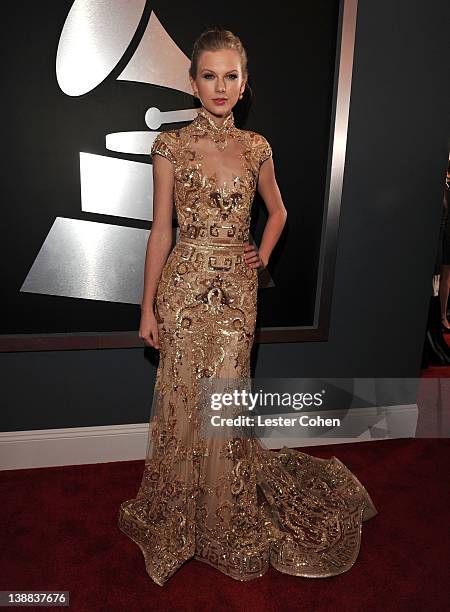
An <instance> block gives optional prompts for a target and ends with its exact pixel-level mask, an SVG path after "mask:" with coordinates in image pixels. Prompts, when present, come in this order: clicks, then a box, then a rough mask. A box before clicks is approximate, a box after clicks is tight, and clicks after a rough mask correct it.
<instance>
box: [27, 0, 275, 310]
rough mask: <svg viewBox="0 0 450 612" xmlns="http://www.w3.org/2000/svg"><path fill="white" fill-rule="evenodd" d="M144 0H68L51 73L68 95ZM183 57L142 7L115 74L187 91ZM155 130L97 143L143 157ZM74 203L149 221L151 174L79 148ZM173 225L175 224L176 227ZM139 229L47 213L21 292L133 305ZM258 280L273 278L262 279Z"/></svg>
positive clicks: (148, 117) (92, 81) (150, 120)
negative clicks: (132, 46) (49, 221)
mask: <svg viewBox="0 0 450 612" xmlns="http://www.w3.org/2000/svg"><path fill="white" fill-rule="evenodd" d="M145 4H146V1H145V0H132V1H130V0H128V1H127V2H124V1H123V0H109V1H108V2H100V1H98V0H76V1H75V2H74V4H73V5H72V7H71V9H70V11H69V14H68V16H67V19H66V21H65V24H64V26H63V29H62V32H61V37H60V40H59V45H58V51H57V57H56V77H57V80H58V84H59V86H60V88H61V90H62V91H63V92H64V93H66V94H67V95H68V96H73V97H75V96H80V95H83V94H86V93H88V92H89V91H91V90H92V89H94V88H95V87H97V86H98V85H99V84H100V83H101V82H102V81H103V80H104V79H106V78H107V77H108V75H109V74H110V73H111V71H112V70H113V69H114V68H115V67H116V66H117V64H118V62H119V61H120V59H121V58H122V56H123V54H124V52H125V51H126V49H127V47H128V45H129V43H130V41H131V39H132V38H133V36H134V34H135V32H136V29H137V27H138V25H139V23H140V20H141V18H142V14H143V11H144V8H145ZM189 65H190V60H189V58H188V57H187V56H186V55H185V54H184V53H183V52H182V51H181V50H180V49H179V47H178V46H177V45H176V44H175V42H174V41H173V40H172V39H171V38H170V36H169V35H168V33H167V32H166V30H165V29H164V28H163V26H162V25H161V23H160V21H159V20H158V18H157V17H156V15H155V13H154V12H153V11H152V12H151V14H150V18H149V21H148V24H147V27H146V29H145V31H144V34H143V36H142V39H141V41H140V43H139V45H138V47H137V49H136V51H135V53H134V55H133V56H132V58H131V60H130V62H129V63H128V65H127V66H126V67H125V69H124V70H123V71H122V73H121V74H120V75H119V76H118V77H117V79H118V80H121V81H136V82H141V83H147V84H153V85H159V86H163V87H169V88H171V89H175V90H177V91H182V92H186V93H188V94H191V95H192V88H191V85H190V82H189V78H188V69H189ZM196 116H197V110H196V109H185V110H177V111H165V112H161V111H160V110H159V109H157V108H154V107H152V108H149V109H148V110H147V112H146V114H145V122H146V125H147V126H148V127H149V128H150V130H158V129H159V128H160V127H161V125H163V124H164V123H176V122H184V121H191V120H192V119H194V118H195V117H196ZM158 134H159V132H157V131H144V132H118V133H112V134H107V135H106V139H105V146H106V149H108V150H109V151H115V152H118V153H133V154H141V155H144V156H146V158H148V156H149V153H150V149H151V146H152V144H153V141H154V139H155V138H156V136H157V135H158ZM80 184H81V210H82V211H83V212H91V213H98V214H100V215H101V214H105V215H114V216H117V217H126V218H128V219H130V218H131V219H139V220H144V221H152V219H153V177H152V172H151V170H150V166H149V164H148V163H145V162H136V161H129V160H124V159H120V158H112V157H107V156H103V155H95V154H92V153H85V152H80ZM177 233H178V230H177ZM148 236H149V231H148V230H143V229H140V228H133V227H123V226H120V225H111V224H107V223H102V222H94V221H87V220H79V219H67V218H65V217H57V218H56V219H55V222H54V223H53V225H52V227H51V229H50V231H49V233H48V235H47V237H46V238H45V241H44V243H43V245H42V247H41V249H40V251H39V253H38V255H37V257H36V259H35V261H34V263H33V265H32V267H31V269H30V271H29V273H28V275H27V277H26V279H25V281H24V283H23V285H22V287H21V289H20V290H21V291H24V292H30V293H43V294H46V295H61V296H66V297H77V298H84V299H91V300H104V301H109V302H122V303H129V304H139V303H140V301H141V298H142V288H143V275H144V262H145V250H146V246H147V240H148ZM267 278H268V280H269V282H267V283H264V286H268V285H270V284H271V285H273V282H272V280H271V279H270V277H267Z"/></svg>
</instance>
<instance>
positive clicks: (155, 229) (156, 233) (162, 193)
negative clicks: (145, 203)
mask: <svg viewBox="0 0 450 612" xmlns="http://www.w3.org/2000/svg"><path fill="white" fill-rule="evenodd" d="M173 187H174V168H173V165H172V163H171V162H170V161H169V160H168V159H166V158H165V157H163V156H161V155H157V154H155V155H153V223H152V228H151V231H150V236H149V238H148V242H147V251H146V254H145V271H144V291H143V296H142V301H141V309H142V310H151V311H152V312H153V303H154V298H155V295H156V290H157V287H158V283H159V279H160V277H161V273H162V270H163V268H164V264H165V263H166V260H167V256H168V254H169V252H170V248H171V246H172V215H173Z"/></svg>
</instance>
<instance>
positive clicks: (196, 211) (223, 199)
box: [151, 107, 272, 244]
mask: <svg viewBox="0 0 450 612" xmlns="http://www.w3.org/2000/svg"><path fill="white" fill-rule="evenodd" d="M151 154H152V155H154V154H159V155H163V156H164V157H166V158H167V159H168V160H169V161H170V162H172V164H173V165H174V176H175V181H174V202H175V207H176V213H177V219H178V224H179V226H180V237H182V238H183V237H184V238H189V239H194V240H195V241H196V242H198V243H204V244H215V243H220V242H223V243H226V244H231V243H242V242H246V241H247V240H248V238H249V225H250V211H251V204H252V202H253V199H254V196H255V191H256V186H257V183H258V175H259V170H260V166H261V164H262V163H263V161H265V160H266V159H267V158H268V157H270V156H271V155H272V150H271V147H270V145H269V143H268V142H267V140H266V139H265V138H264V136H262V135H261V134H258V133H257V132H253V131H248V130H241V129H239V128H237V127H236V126H235V124H234V116H233V113H232V112H230V113H229V114H228V115H227V116H226V117H225V119H224V121H223V123H222V125H220V126H218V125H217V124H216V122H215V121H214V120H213V119H212V118H211V116H209V114H208V113H207V111H205V110H204V108H203V107H202V108H201V109H200V110H199V112H198V115H197V117H196V118H195V119H194V120H193V121H192V122H191V123H190V124H189V125H187V126H185V127H183V128H179V129H176V130H171V131H166V132H161V133H160V134H158V136H157V137H156V139H155V141H154V142H153V146H152V149H151Z"/></svg>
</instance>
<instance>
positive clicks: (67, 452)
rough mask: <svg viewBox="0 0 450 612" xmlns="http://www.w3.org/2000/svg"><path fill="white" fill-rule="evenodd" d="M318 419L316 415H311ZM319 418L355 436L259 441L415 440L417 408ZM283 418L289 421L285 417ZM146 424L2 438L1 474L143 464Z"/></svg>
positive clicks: (277, 436) (276, 433)
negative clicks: (139, 461) (337, 423)
mask: <svg viewBox="0 0 450 612" xmlns="http://www.w3.org/2000/svg"><path fill="white" fill-rule="evenodd" d="M307 414H310V415H312V414H317V413H307ZM320 415H321V416H323V417H324V418H325V417H328V416H332V417H337V418H341V419H342V424H343V425H342V426H343V428H345V432H346V434H349V435H350V436H352V437H342V438H337V437H335V438H331V437H329V435H330V434H329V432H327V434H326V435H327V436H328V437H320V436H319V437H317V435H318V434H317V429H314V432H313V434H312V435H311V437H302V438H300V437H293V436H292V435H290V436H287V435H283V432H282V430H273V431H272V432H271V435H270V437H264V438H261V443H262V444H263V446H265V447H266V448H269V449H278V448H281V447H282V446H287V447H289V448H294V447H304V446H318V445H323V444H342V443H350V442H369V441H372V440H383V439H385V440H388V439H393V438H413V437H414V436H415V432H416V426H417V418H418V408H417V405H416V404H410V405H404V406H388V407H385V408H383V407H369V408H352V409H350V410H348V411H346V412H345V413H340V412H339V411H336V410H333V411H329V412H327V413H326V412H325V411H322V412H321V413H320ZM281 416H286V417H288V416H290V417H292V416H293V414H292V413H290V414H285V415H281ZM148 430H149V425H148V423H136V424H130V425H107V426H102V427H73V428H66V429H38V430H32V431H10V432H2V433H0V470H18V469H25V468H39V467H51V466H58V465H84V464H90V463H110V462H114V461H132V460H136V459H142V460H143V459H144V457H145V453H146V450H147V441H148Z"/></svg>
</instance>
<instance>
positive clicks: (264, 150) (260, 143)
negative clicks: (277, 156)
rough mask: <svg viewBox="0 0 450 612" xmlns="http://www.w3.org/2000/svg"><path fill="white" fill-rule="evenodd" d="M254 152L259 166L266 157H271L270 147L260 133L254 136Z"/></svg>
mask: <svg viewBox="0 0 450 612" xmlns="http://www.w3.org/2000/svg"><path fill="white" fill-rule="evenodd" d="M256 153H257V159H258V165H259V166H261V164H262V163H263V162H264V161H266V159H269V157H272V147H271V146H270V144H269V142H268V141H267V140H266V138H265V137H264V136H263V135H262V134H257V137H256Z"/></svg>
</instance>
